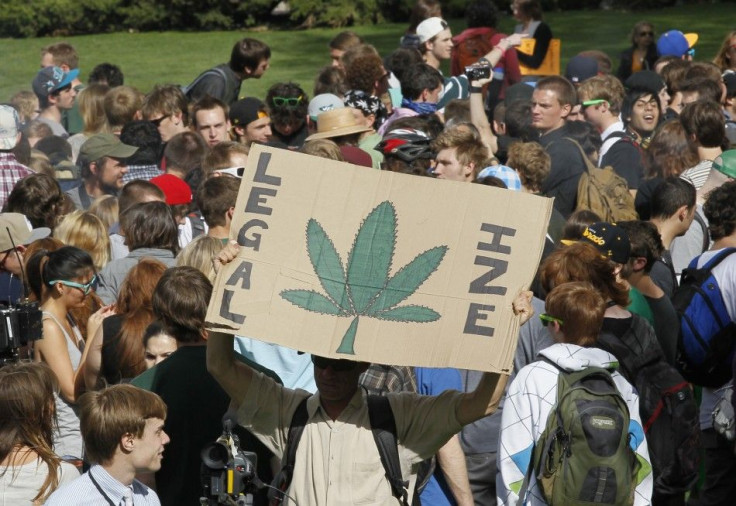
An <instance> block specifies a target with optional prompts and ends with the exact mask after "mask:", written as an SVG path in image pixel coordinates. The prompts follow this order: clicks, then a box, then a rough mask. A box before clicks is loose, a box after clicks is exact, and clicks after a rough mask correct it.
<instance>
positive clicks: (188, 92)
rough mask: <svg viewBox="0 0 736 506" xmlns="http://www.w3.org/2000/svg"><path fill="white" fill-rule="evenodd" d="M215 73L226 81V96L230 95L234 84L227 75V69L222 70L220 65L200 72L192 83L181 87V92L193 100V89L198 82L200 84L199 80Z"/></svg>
mask: <svg viewBox="0 0 736 506" xmlns="http://www.w3.org/2000/svg"><path fill="white" fill-rule="evenodd" d="M213 75H217V76H220V77H221V78H222V80H223V81H224V82H225V96H230V94H231V93H232V91H233V90H232V89H231V88H232V86H231V84H230V80H229V79H228V78H227V76H226V75H225V71H224V70H222V69H221V68H220V67H213V68H211V69H209V70H205V71H204V72H202V73H201V74H199V75H198V76H197V77H196V78H195V79H194V81H192V82H191V83H189V85H187V86H182V87H181V92H182V93H184V95H185V96H186V97H187V100H189V101H190V102H191V100H192V95H191V94H192V91H193V90H194V88H196V86H197V84H199V82H200V81H201V80H202V79H204V78H205V77H207V76H213Z"/></svg>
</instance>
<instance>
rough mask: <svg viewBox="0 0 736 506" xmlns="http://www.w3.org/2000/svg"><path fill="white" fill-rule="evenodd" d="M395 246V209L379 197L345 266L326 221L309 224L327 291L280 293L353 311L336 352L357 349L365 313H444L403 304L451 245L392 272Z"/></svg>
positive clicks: (423, 318)
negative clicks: (360, 321)
mask: <svg viewBox="0 0 736 506" xmlns="http://www.w3.org/2000/svg"><path fill="white" fill-rule="evenodd" d="M395 246H396V209H394V206H393V204H392V203H391V202H389V201H384V202H381V203H380V204H379V205H378V206H376V208H375V209H373V211H371V212H370V214H368V216H367V217H366V218H365V220H363V223H362V224H361V225H360V228H359V229H358V233H357V235H356V236H355V240H354V241H353V246H352V249H351V250H350V253H349V254H348V263H347V268H344V267H343V263H342V259H341V258H340V254H339V253H338V252H337V249H335V245H334V244H333V242H332V240H331V239H330V238H329V236H328V235H327V233H326V232H325V230H324V229H323V228H322V225H320V224H319V222H318V221H317V220H315V219H313V218H312V219H310V220H309V222H308V224H307V252H308V254H309V260H310V261H311V262H312V266H313V267H314V272H315V273H316V274H317V277H318V278H319V281H320V284H321V285H322V288H324V291H325V293H326V295H324V294H321V293H319V292H316V291H314V290H283V291H282V292H281V294H280V295H281V297H282V298H283V299H285V300H287V301H289V302H291V303H292V304H294V305H295V306H298V307H300V308H302V309H306V310H307V311H313V312H316V313H322V314H327V315H333V316H345V317H353V320H352V322H351V323H350V326H349V327H348V329H347V331H346V332H345V335H344V336H343V338H342V342H341V343H340V346H339V347H338V349H337V353H345V354H350V355H354V354H355V351H354V343H355V334H356V333H357V330H358V319H359V318H360V317H361V316H365V317H370V318H378V319H379V320H389V321H395V322H416V323H426V322H433V321H436V320H438V319H439V318H440V314H439V313H438V312H437V311H435V310H433V309H431V308H428V307H425V306H418V305H411V304H410V305H405V306H399V305H398V304H399V303H401V302H403V301H404V300H406V299H407V298H409V296H411V295H412V294H413V293H414V292H415V291H416V290H417V289H418V288H419V287H420V286H421V285H422V283H424V282H425V281H426V280H427V279H428V278H429V276H431V275H432V273H433V272H434V271H435V270H437V267H439V265H440V263H441V262H442V259H443V258H444V256H445V253H446V252H447V249H448V248H447V246H437V247H434V248H431V249H428V250H427V251H425V252H423V253H420V254H419V255H417V256H416V257H415V258H414V259H413V260H412V261H411V262H409V263H408V264H406V265H405V266H403V267H402V268H401V269H399V270H398V271H397V272H396V273H395V274H394V275H393V276H389V274H390V271H391V262H392V260H393V256H394V248H395Z"/></svg>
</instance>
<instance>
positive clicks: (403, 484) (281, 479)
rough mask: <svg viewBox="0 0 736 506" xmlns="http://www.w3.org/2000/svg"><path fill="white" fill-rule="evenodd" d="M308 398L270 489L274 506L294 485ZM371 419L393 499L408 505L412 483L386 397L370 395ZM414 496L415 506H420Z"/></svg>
mask: <svg viewBox="0 0 736 506" xmlns="http://www.w3.org/2000/svg"><path fill="white" fill-rule="evenodd" d="M307 399H309V397H306V398H304V399H303V400H302V401H301V402H300V403H299V405H298V406H297V408H296V411H295V412H294V415H293V416H292V418H291V425H290V426H289V435H288V437H287V440H286V449H285V451H284V457H283V459H282V466H281V471H280V472H279V473H278V474H277V475H276V477H275V478H274V480H273V483H272V485H273V487H272V488H271V489H270V490H269V493H268V498H269V501H270V503H271V504H274V505H276V504H281V503H282V502H283V499H284V497H285V494H286V491H287V490H288V489H289V485H291V479H292V478H293V476H294V464H295V462H296V450H297V448H298V446H299V440H300V439H301V437H302V433H303V432H304V426H305V425H306V423H307V419H308V418H309V414H308V413H307ZM367 399H368V417H369V419H370V423H371V432H372V433H373V439H374V440H375V441H376V446H377V447H378V454H379V455H380V456H381V464H383V469H384V470H385V471H386V478H387V479H388V482H389V483H390V485H391V492H392V493H393V495H394V497H396V498H397V499H398V500H399V501H401V504H402V506H409V494H408V491H407V489H408V487H409V482H408V481H404V479H403V477H402V475H401V462H400V461H399V449H398V446H397V442H396V422H395V420H394V413H393V411H392V410H391V404H390V403H389V401H388V398H387V397H384V396H382V395H368V396H367ZM419 504H420V503H419V501H418V497H417V495H416V494H415V496H414V499H413V500H412V505H415V506H416V505H419Z"/></svg>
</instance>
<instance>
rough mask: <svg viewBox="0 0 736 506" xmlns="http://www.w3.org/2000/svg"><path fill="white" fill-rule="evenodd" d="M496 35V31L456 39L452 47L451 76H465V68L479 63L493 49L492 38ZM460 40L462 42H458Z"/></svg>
mask: <svg viewBox="0 0 736 506" xmlns="http://www.w3.org/2000/svg"><path fill="white" fill-rule="evenodd" d="M495 34H496V32H495V31H494V30H489V31H488V32H485V33H478V34H476V35H473V36H470V37H463V38H460V37H459V36H458V37H456V38H455V41H453V42H454V44H453V46H452V57H451V60H450V68H451V74H452V75H453V76H461V75H464V74H465V67H467V66H468V65H473V64H474V63H477V62H478V60H479V59H480V58H482V57H484V56H485V55H487V54H488V52H489V51H490V50H491V49H493V44H492V43H491V37H493V36H494V35H495ZM458 39H460V40H458Z"/></svg>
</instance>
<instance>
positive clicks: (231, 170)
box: [214, 167, 245, 179]
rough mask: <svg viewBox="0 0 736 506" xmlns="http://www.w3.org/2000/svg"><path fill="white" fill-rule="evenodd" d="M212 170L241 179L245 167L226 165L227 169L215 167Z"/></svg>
mask: <svg viewBox="0 0 736 506" xmlns="http://www.w3.org/2000/svg"><path fill="white" fill-rule="evenodd" d="M214 172H219V173H220V174H227V175H228V176H233V177H237V178H240V179H242V178H243V173H244V172H245V167H228V168H227V169H216V170H214Z"/></svg>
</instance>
